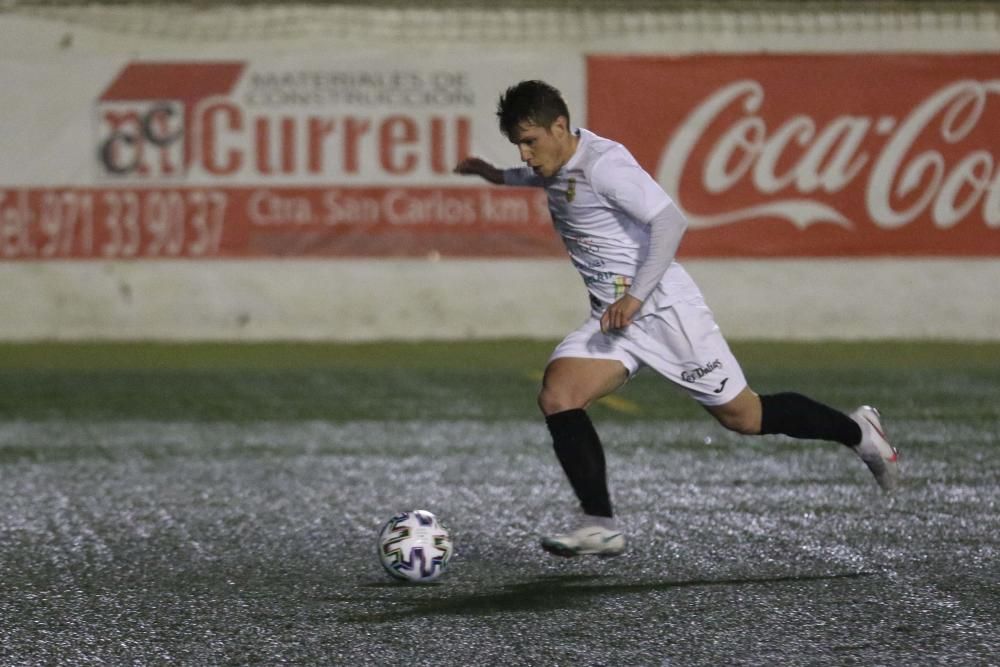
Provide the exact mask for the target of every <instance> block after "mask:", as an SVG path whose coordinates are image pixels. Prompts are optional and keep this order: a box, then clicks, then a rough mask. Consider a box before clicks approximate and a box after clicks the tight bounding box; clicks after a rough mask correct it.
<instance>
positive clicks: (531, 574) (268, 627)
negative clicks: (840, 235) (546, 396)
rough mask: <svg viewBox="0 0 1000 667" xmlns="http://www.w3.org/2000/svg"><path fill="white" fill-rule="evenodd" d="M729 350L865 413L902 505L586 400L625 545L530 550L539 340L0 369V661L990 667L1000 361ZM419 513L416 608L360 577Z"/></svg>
mask: <svg viewBox="0 0 1000 667" xmlns="http://www.w3.org/2000/svg"><path fill="white" fill-rule="evenodd" d="M734 348H735V349H736V352H737V354H738V355H739V356H740V357H741V358H742V360H743V362H744V366H745V370H746V372H747V375H748V377H750V379H751V381H752V383H753V385H754V386H755V387H756V388H757V389H758V390H760V391H765V392H767V391H780V390H788V389H792V390H799V391H804V392H805V393H809V394H811V395H813V396H815V397H816V398H819V399H821V400H824V401H827V402H829V403H832V404H834V405H837V406H839V407H842V408H845V409H847V408H852V407H854V406H855V405H857V404H858V403H861V402H871V403H873V404H876V405H878V406H879V407H880V408H881V409H882V410H883V413H884V414H885V415H886V424H887V426H888V428H889V429H890V433H891V434H892V436H893V437H894V439H895V440H896V441H897V443H898V444H899V445H900V446H901V448H902V449H903V456H904V459H903V460H904V463H905V466H906V467H905V469H904V472H905V475H906V483H905V486H904V487H903V489H902V490H901V491H900V493H899V494H897V496H896V497H895V499H893V500H891V501H887V500H886V499H885V498H883V497H882V496H881V495H880V494H879V493H878V492H877V491H876V489H875V488H874V484H873V483H872V482H871V480H870V477H869V476H868V474H867V472H866V471H865V470H864V469H863V466H861V465H860V464H859V462H857V460H856V459H854V458H853V457H852V456H851V455H850V453H849V452H847V451H846V450H844V449H843V448H842V447H840V446H837V445H827V444H824V443H815V442H811V443H808V442H807V443H802V442H795V441H792V440H789V439H787V438H779V437H769V438H756V439H753V438H742V437H738V436H735V435H732V434H729V433H726V432H724V431H722V430H721V428H720V427H718V426H717V425H716V424H714V423H713V422H711V421H710V420H709V419H708V418H707V417H706V416H705V415H704V413H703V412H702V411H701V410H700V408H698V407H697V406H695V405H694V404H693V403H691V402H690V401H689V400H688V399H686V398H685V397H684V396H683V395H681V394H679V393H676V392H674V391H673V390H672V389H671V388H669V387H667V386H664V384H663V383H662V381H660V380H659V379H658V378H656V377H654V376H652V375H640V376H639V377H638V378H636V379H635V380H634V381H633V382H632V383H630V384H629V385H628V386H627V387H626V388H625V390H624V391H623V392H621V394H620V395H619V397H618V398H619V399H620V400H619V401H617V402H608V403H601V404H598V405H596V406H595V407H594V409H593V414H594V419H595V422H596V423H597V426H598V428H599V429H600V430H601V432H602V435H603V437H604V439H605V442H606V446H607V451H608V461H609V469H610V476H611V482H612V492H613V496H614V499H615V503H616V506H617V507H618V510H619V512H620V516H621V521H622V523H623V525H624V527H625V530H626V532H627V534H628V536H629V539H630V544H629V549H628V551H627V553H626V555H624V556H622V557H621V558H618V559H614V560H610V561H600V560H598V561H587V560H583V561H566V560H562V559H554V558H552V557H549V556H547V555H546V554H544V553H542V552H541V551H540V550H539V549H538V548H537V539H538V534H539V533H540V532H544V531H547V530H553V529H557V528H559V527H561V526H562V525H564V521H565V520H566V518H567V516H569V515H570V514H571V512H572V509H573V505H574V502H573V500H572V497H571V494H570V493H569V490H568V489H567V488H566V484H565V482H564V481H563V480H562V477H561V473H560V471H559V470H558V467H557V465H556V464H555V462H554V458H553V457H552V455H551V451H550V447H549V444H548V436H547V434H546V432H545V429H544V426H543V425H542V423H541V421H540V419H539V418H538V417H537V415H536V408H535V406H534V393H535V391H536V389H537V385H538V378H539V376H538V373H539V371H540V370H541V367H542V366H543V365H544V362H545V359H546V357H547V355H548V351H549V350H550V349H551V342H538V341H490V342H478V343H434V344H430V343H427V344H384V345H374V344H364V345H329V344H306V345H299V344H268V345H216V344H211V345H165V344H155V345H152V344H149V345H140V344H136V345H132V344H129V345H112V344H93V345H59V344H38V345H5V346H0V506H2V507H3V508H4V511H3V513H2V514H0V572H2V576H0V664H54V665H86V664H183V665H229V664H232V665H236V664H241V665H242V664H266V665H271V664H324V665H326V664H363V665H366V664H372V665H375V664H378V665H396V664H416V665H423V664H426V665H430V664H434V665H452V664H453V665H469V664H505V665H568V664H584V665H609V664H630V665H664V664H678V665H720V664H742V665H774V664H809V665H842V664H880V665H907V666H909V665H913V664H990V663H991V662H992V661H993V660H994V656H995V655H997V654H998V653H1000V640H998V639H997V637H998V636H1000V617H998V614H997V611H996V604H995V600H996V599H997V596H998V594H1000V588H998V587H1000V584H998V583H997V582H998V579H997V577H996V565H995V563H996V561H997V558H998V556H1000V539H998V538H997V537H996V536H997V535H1000V513H998V512H997V506H998V504H1000V426H998V424H1000V345H988V344H976V345H961V344H951V343H918V342H899V343H896V342H894V343H854V344H847V343H837V344H823V345H820V344H804V343H796V344H788V345H785V344H777V343H752V342H745V343H740V344H737V345H734ZM415 507H424V508H427V509H431V510H432V511H435V512H436V513H437V514H438V515H439V516H440V517H441V518H442V520H444V521H445V523H446V525H448V527H449V528H450V529H451V531H452V534H453V537H454V538H455V542H456V548H457V554H458V555H457V556H456V559H455V561H454V562H453V567H452V570H451V572H449V573H448V574H447V575H446V577H444V578H443V579H442V580H441V581H440V583H439V584H438V585H433V586H405V585H402V586H400V585H395V584H393V583H391V582H389V581H388V580H387V579H386V578H385V577H384V575H383V574H382V573H381V571H380V568H379V566H378V563H377V561H376V560H375V557H374V554H373V544H372V542H373V540H374V536H375V534H376V532H377V529H378V526H379V525H380V523H381V522H382V521H383V520H384V519H385V518H386V517H387V516H389V515H391V514H392V513H394V512H396V511H397V510H399V509H404V508H406V509H410V508H415Z"/></svg>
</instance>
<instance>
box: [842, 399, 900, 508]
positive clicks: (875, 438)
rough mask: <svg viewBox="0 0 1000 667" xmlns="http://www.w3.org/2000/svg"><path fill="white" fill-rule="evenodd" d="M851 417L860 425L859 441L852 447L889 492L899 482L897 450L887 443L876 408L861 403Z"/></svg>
mask: <svg viewBox="0 0 1000 667" xmlns="http://www.w3.org/2000/svg"><path fill="white" fill-rule="evenodd" d="M851 419H853V420H854V421H856V422H857V423H858V426H860V427H861V442H859V443H858V444H857V445H855V446H854V447H852V449H853V450H854V451H855V453H857V455H858V456H860V457H861V460H862V461H864V462H865V465H867V466H868V469H869V470H871V471H872V474H873V475H875V481H876V482H878V485H879V486H880V487H882V490H883V491H885V492H886V493H891V492H892V491H893V490H894V489H895V488H896V486H897V485H898V484H899V464H898V463H897V461H898V459H899V452H898V451H896V448H895V447H893V446H892V445H891V444H889V439H888V438H887V437H886V434H885V429H884V428H883V427H882V420H881V418H880V415H879V413H878V410H876V409H875V408H873V407H871V406H868V405H862V406H861V407H860V408H858V409H857V410H855V411H854V412H852V413H851Z"/></svg>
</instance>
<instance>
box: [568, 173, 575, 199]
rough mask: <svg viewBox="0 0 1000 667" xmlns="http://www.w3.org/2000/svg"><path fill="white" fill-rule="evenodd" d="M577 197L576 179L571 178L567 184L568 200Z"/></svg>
mask: <svg viewBox="0 0 1000 667" xmlns="http://www.w3.org/2000/svg"><path fill="white" fill-rule="evenodd" d="M574 198H576V179H575V178H571V179H569V184H568V185H567V186H566V201H568V202H571V201H573V199H574Z"/></svg>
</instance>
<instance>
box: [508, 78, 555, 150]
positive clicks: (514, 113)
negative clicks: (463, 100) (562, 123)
mask: <svg viewBox="0 0 1000 667" xmlns="http://www.w3.org/2000/svg"><path fill="white" fill-rule="evenodd" d="M559 116H565V117H566V124H567V125H568V124H569V107H567V106H566V101H565V100H563V97H562V94H561V93H560V92H559V91H558V90H556V88H554V87H553V86H550V85H549V84H547V83H545V82H544V81H538V80H531V81H522V82H520V83H518V84H516V85H513V86H511V87H510V88H508V89H507V91H506V92H505V93H504V94H503V95H501V96H500V101H499V102H498V103H497V119H498V120H499V121H500V131H501V132H503V133H504V136H506V137H507V138H508V139H509V138H510V137H511V136H512V135H513V134H514V131H515V130H516V129H517V126H518V125H520V124H521V123H523V122H529V123H534V124H535V125H537V126H538V127H544V128H549V127H552V123H554V122H556V119H557V118H559Z"/></svg>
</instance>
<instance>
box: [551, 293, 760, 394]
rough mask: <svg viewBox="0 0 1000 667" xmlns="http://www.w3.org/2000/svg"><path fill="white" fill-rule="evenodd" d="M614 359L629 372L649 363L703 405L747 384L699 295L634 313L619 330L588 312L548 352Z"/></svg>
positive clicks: (588, 357)
mask: <svg viewBox="0 0 1000 667" xmlns="http://www.w3.org/2000/svg"><path fill="white" fill-rule="evenodd" d="M561 357H577V358H584V359H614V360H616V361H620V362H621V363H622V365H623V366H625V369H626V370H627V371H628V374H629V378H631V377H632V376H633V375H635V374H636V373H637V372H639V370H640V369H642V368H644V367H649V368H651V369H653V370H654V371H656V372H657V373H659V374H660V375H662V376H663V377H665V378H667V379H668V380H670V381H671V382H673V383H674V384H676V385H677V386H678V387H680V388H681V389H683V390H684V391H686V392H687V393H688V394H689V395H690V396H691V397H692V398H693V399H694V400H696V401H698V403H701V404H702V405H722V404H723V403H728V402H729V401H731V400H733V399H734V398H736V395H737V394H739V393H740V392H741V391H743V388H744V387H746V386H747V381H746V378H745V377H744V376H743V369H742V368H740V364H739V362H738V361H736V357H734V356H733V353H732V352H731V351H730V350H729V345H728V344H727V343H726V339H725V338H723V336H722V331H720V330H719V326H718V325H717V324H716V323H715V317H714V316H713V315H712V311H711V309H709V307H708V306H707V305H706V304H705V301H704V299H702V298H701V297H700V296H699V297H693V298H689V299H687V300H684V301H679V302H677V303H675V304H673V305H672V306H669V307H667V308H663V309H660V310H657V311H654V312H652V313H649V314H647V315H643V316H642V317H640V318H638V319H636V320H635V321H633V322H632V324H630V325H629V326H627V327H626V328H625V329H624V330H623V331H620V332H614V333H609V334H605V333H602V332H601V321H600V319H599V317H596V316H591V317H590V318H589V319H588V320H587V321H586V322H584V323H583V325H581V326H580V328H578V329H577V330H576V331H573V332H572V333H570V334H569V335H568V336H566V338H564V339H563V341H562V342H561V343H559V345H557V346H556V349H555V350H554V351H553V352H552V356H551V357H549V361H550V362H551V361H552V360H553V359H559V358H561Z"/></svg>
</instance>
